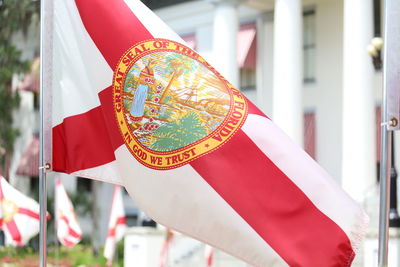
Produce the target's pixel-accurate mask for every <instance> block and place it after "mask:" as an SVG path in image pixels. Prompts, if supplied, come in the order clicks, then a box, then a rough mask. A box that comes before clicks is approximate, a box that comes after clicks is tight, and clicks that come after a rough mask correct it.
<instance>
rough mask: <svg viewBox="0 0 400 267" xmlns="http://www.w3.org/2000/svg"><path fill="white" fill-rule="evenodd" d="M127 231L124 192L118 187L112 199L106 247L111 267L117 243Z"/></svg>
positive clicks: (105, 254) (106, 256)
mask: <svg viewBox="0 0 400 267" xmlns="http://www.w3.org/2000/svg"><path fill="white" fill-rule="evenodd" d="M125 231H126V218H125V210H124V202H123V200H122V191H121V187H120V186H117V185H116V186H115V187H114V193H113V197H112V203H111V210H110V220H109V222H108V233H107V238H106V244H105V245H104V257H105V258H106V259H107V264H108V265H109V266H111V264H112V261H113V258H114V254H115V249H116V247H117V243H118V241H120V240H122V238H123V237H124V235H125Z"/></svg>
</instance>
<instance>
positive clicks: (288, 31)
mask: <svg viewBox="0 0 400 267" xmlns="http://www.w3.org/2000/svg"><path fill="white" fill-rule="evenodd" d="M302 44H303V42H302V9H301V1H300V0H275V14H274V75H273V77H274V81H273V83H274V85H273V111H272V115H273V120H274V122H275V123H276V124H278V126H279V127H281V128H282V129H283V130H284V131H285V132H286V133H287V134H288V135H289V136H290V137H291V138H292V139H293V140H294V141H295V142H297V143H298V144H299V145H301V146H303V108H302V104H303V102H302V83H303V65H302Z"/></svg>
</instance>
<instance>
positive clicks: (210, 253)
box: [204, 245, 214, 267]
mask: <svg viewBox="0 0 400 267" xmlns="http://www.w3.org/2000/svg"><path fill="white" fill-rule="evenodd" d="M204 257H205V259H206V266H207V267H212V265H213V261H214V248H213V247H212V246H209V245H206V246H205V247H204Z"/></svg>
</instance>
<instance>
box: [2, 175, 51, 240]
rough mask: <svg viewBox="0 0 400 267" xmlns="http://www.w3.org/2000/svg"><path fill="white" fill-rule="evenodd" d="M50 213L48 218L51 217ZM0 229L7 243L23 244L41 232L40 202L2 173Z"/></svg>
mask: <svg viewBox="0 0 400 267" xmlns="http://www.w3.org/2000/svg"><path fill="white" fill-rule="evenodd" d="M49 216H50V215H49V214H48V218H49ZM0 230H3V231H4V234H5V237H6V240H5V241H6V245H13V246H23V245H25V244H26V243H27V242H28V241H29V240H30V239H31V238H32V237H34V236H35V235H37V234H38V233H39V204H38V203H37V202H36V201H35V200H33V199H32V198H29V197H27V196H25V195H24V194H22V193H21V192H19V191H18V190H17V189H15V188H14V187H12V186H11V185H10V184H9V183H8V182H7V181H6V179H5V178H4V177H3V176H1V175H0Z"/></svg>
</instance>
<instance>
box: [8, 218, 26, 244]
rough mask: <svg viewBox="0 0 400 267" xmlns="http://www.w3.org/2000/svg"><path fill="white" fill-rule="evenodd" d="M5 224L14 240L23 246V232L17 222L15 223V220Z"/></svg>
mask: <svg viewBox="0 0 400 267" xmlns="http://www.w3.org/2000/svg"><path fill="white" fill-rule="evenodd" d="M5 225H6V227H7V230H8V232H9V233H10V235H11V237H12V239H13V240H14V242H15V243H17V245H19V246H22V245H23V244H22V239H21V233H20V231H19V229H18V227H17V224H16V223H15V220H11V221H9V222H6V223H5Z"/></svg>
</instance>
